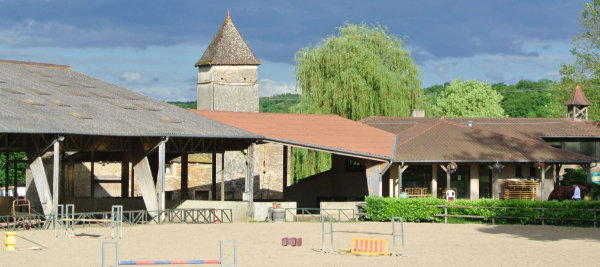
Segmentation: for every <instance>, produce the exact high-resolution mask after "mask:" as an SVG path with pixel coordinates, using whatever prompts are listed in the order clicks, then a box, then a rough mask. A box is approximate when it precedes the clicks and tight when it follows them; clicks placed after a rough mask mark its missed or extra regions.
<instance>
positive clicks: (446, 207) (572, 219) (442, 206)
mask: <svg viewBox="0 0 600 267" xmlns="http://www.w3.org/2000/svg"><path fill="white" fill-rule="evenodd" d="M432 207H436V208H443V209H444V213H443V214H436V215H434V216H435V217H443V218H444V223H448V218H466V219H483V220H487V219H489V220H490V221H491V222H492V224H496V219H514V220H519V219H526V220H539V221H541V222H542V225H545V222H546V221H581V222H593V224H594V228H596V227H597V224H598V213H599V212H600V209H580V210H577V211H578V212H581V211H585V212H590V213H593V214H594V218H593V219H586V218H549V217H525V216H483V215H464V214H448V209H473V208H476V209H505V210H516V209H518V208H515V207H472V206H454V205H433V206H432ZM532 210H540V211H542V213H544V212H554V211H556V212H560V211H566V210H567V209H549V208H532Z"/></svg>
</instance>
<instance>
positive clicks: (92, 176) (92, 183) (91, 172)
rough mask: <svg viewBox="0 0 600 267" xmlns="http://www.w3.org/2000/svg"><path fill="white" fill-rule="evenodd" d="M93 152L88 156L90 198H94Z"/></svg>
mask: <svg viewBox="0 0 600 267" xmlns="http://www.w3.org/2000/svg"><path fill="white" fill-rule="evenodd" d="M94 150H95V148H93V149H92V153H91V154H90V197H91V198H94V184H95V182H96V181H94Z"/></svg>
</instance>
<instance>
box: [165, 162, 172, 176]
mask: <svg viewBox="0 0 600 267" xmlns="http://www.w3.org/2000/svg"><path fill="white" fill-rule="evenodd" d="M165 174H171V164H165Z"/></svg>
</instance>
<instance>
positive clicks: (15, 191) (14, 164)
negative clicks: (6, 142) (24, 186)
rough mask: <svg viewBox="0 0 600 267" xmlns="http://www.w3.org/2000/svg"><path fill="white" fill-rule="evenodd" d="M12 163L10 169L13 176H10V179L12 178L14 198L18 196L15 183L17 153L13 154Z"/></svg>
mask: <svg viewBox="0 0 600 267" xmlns="http://www.w3.org/2000/svg"><path fill="white" fill-rule="evenodd" d="M12 165H13V166H12V169H13V177H12V180H13V197H14V198H18V197H19V194H17V184H18V183H17V173H18V170H17V155H15V154H13V159H12Z"/></svg>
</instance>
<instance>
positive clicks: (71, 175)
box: [68, 161, 75, 197]
mask: <svg viewBox="0 0 600 267" xmlns="http://www.w3.org/2000/svg"><path fill="white" fill-rule="evenodd" d="M68 179H69V196H70V197H75V163H74V162H73V161H69V178H68Z"/></svg>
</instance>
